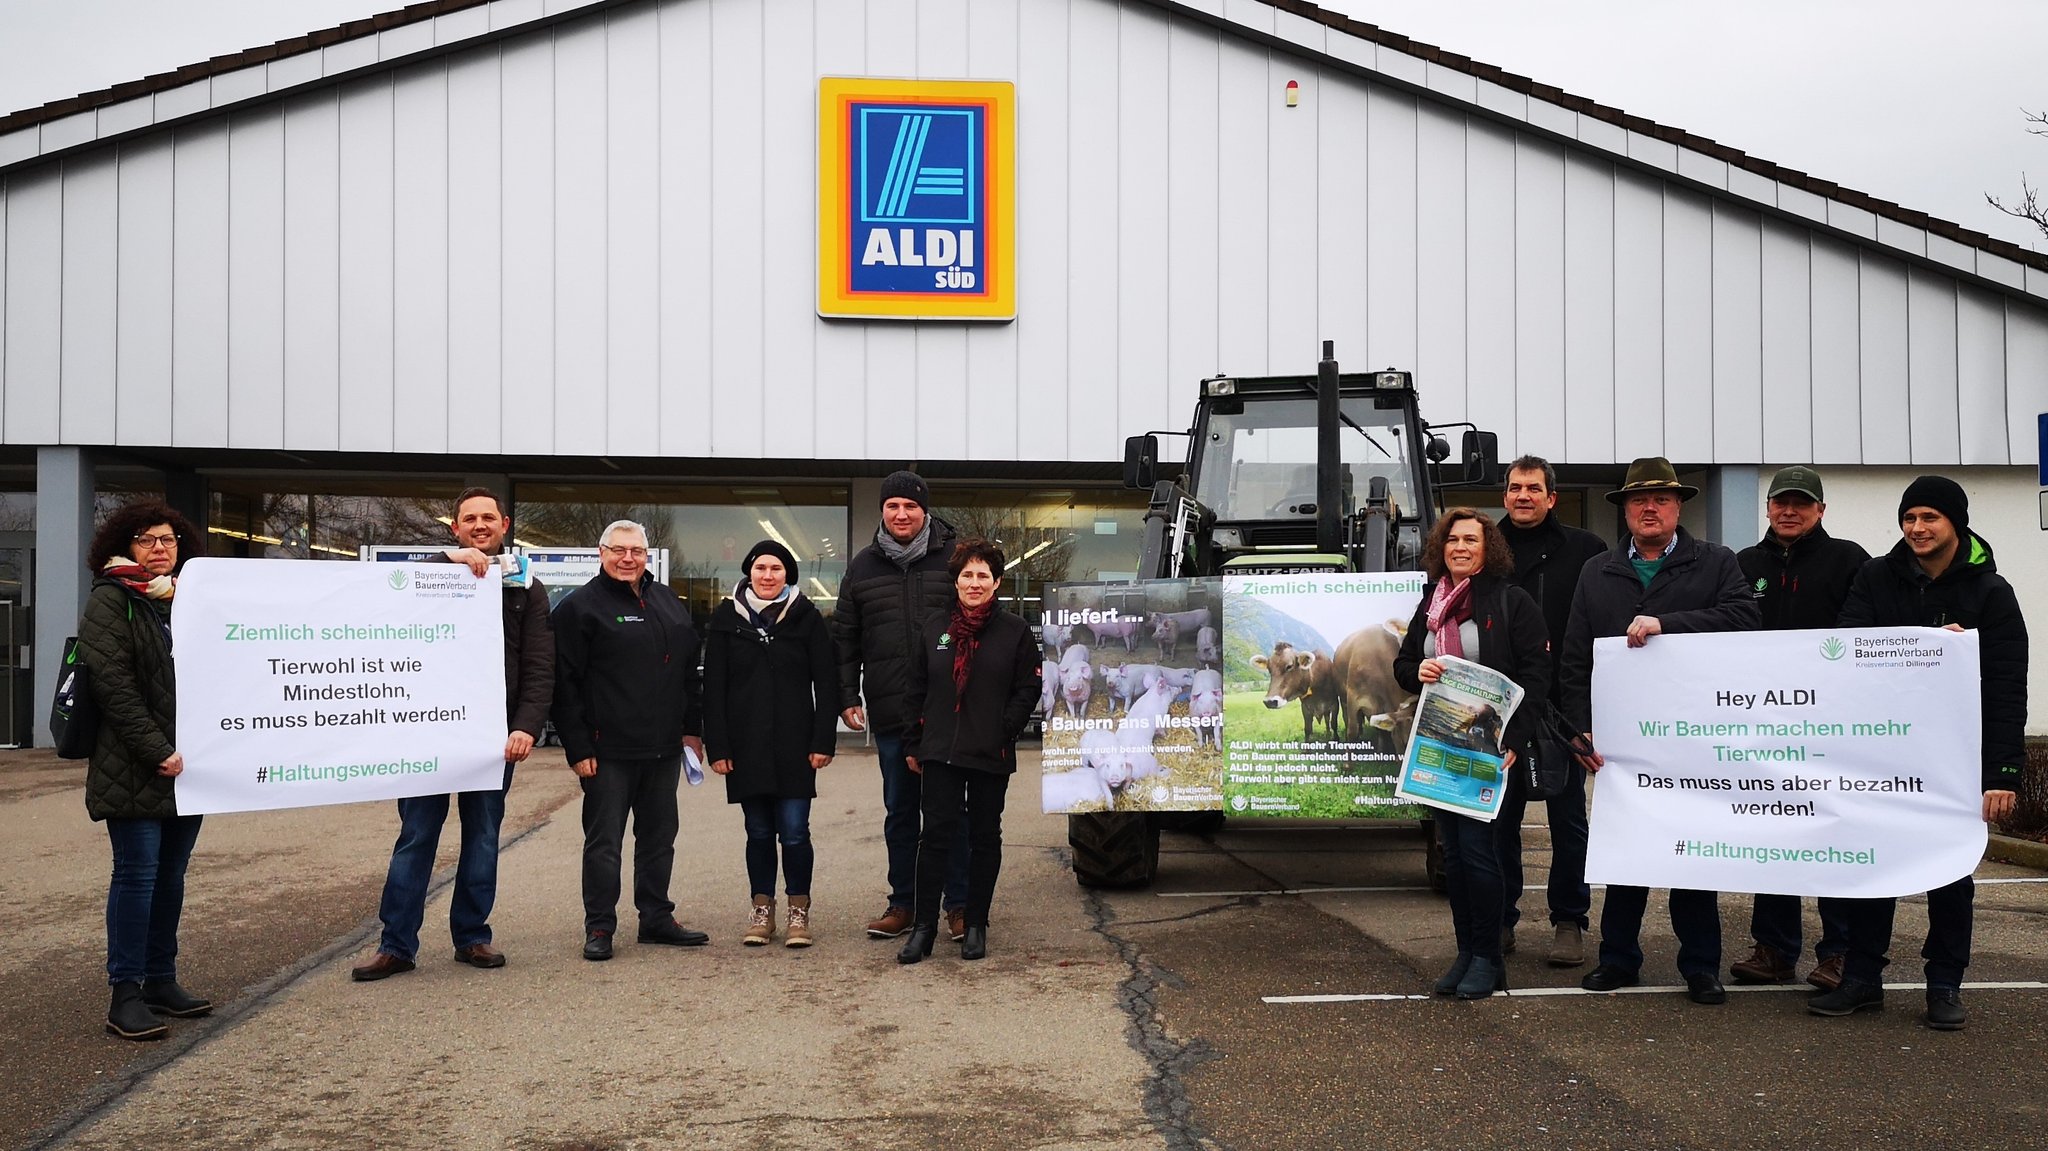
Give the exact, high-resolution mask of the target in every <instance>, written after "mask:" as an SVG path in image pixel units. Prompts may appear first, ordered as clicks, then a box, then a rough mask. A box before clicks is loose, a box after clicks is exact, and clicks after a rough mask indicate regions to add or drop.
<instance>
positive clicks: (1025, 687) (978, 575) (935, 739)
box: [896, 539, 1045, 963]
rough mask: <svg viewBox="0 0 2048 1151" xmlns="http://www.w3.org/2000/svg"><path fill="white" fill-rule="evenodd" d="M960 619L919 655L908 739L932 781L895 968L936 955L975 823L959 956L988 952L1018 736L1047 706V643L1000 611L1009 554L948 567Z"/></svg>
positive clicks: (963, 555) (930, 619)
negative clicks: (1042, 687) (958, 857)
mask: <svg viewBox="0 0 2048 1151" xmlns="http://www.w3.org/2000/svg"><path fill="white" fill-rule="evenodd" d="M946 566H947V569H948V570H949V571H951V572H952V573H953V589H954V594H955V598H954V601H953V607H952V610H951V611H936V612H933V613H932V614H931V615H929V616H927V617H926V618H925V621H924V626H923V627H922V628H921V629H920V630H919V632H918V635H919V641H918V642H917V644H916V645H915V646H913V647H912V648H911V652H910V654H911V660H910V694H909V695H908V696H907V697H906V698H907V701H908V703H909V704H910V706H911V707H913V708H915V709H916V712H915V718H913V719H912V720H911V721H910V728H909V730H908V731H906V732H905V733H904V743H903V751H904V754H905V755H906V756H907V757H908V759H909V765H910V770H912V771H914V772H917V773H918V774H919V775H921V776H922V777H923V792H922V804H923V812H922V814H923V817H924V830H923V832H922V834H920V835H919V836H918V840H917V894H916V899H915V901H914V904H913V907H912V920H911V928H910V936H909V938H907V939H905V940H904V942H903V950H901V951H899V952H897V954H896V962H898V963H916V962H917V961H918V960H920V959H923V958H924V957H925V956H927V955H930V954H931V953H932V944H933V943H934V942H935V941H936V940H937V939H938V935H939V893H940V891H941V890H942V889H943V888H944V886H945V879H946V859H947V856H948V855H949V854H950V853H951V851H952V850H953V848H954V845H955V843H956V841H957V840H958V839H959V835H960V821H961V819H962V817H963V810H964V816H965V818H966V821H967V922H966V928H967V929H966V932H965V933H964V934H963V935H962V937H961V940H960V958H962V959H982V958H985V957H986V956H987V955H988V913H989V905H990V903H991V902H993V900H994V898H995V891H996V876H997V874H998V873H999V872H1001V871H1002V867H1003V799H1004V796H1005V794H1006V793H1007V792H1008V791H1009V788H1010V776H1011V775H1013V774H1015V773H1016V771H1017V737H1018V736H1019V735H1022V734H1023V733H1024V726H1025V724H1027V723H1029V722H1030V719H1031V713H1032V712H1033V711H1035V710H1036V709H1037V707H1038V692H1039V684H1040V682H1041V674H1042V672H1043V670H1044V667H1045V661H1044V658H1043V654H1042V652H1041V651H1040V649H1039V646H1038V638H1037V636H1035V635H1033V634H1032V631H1031V628H1030V627H1029V626H1027V625H1026V624H1025V623H1024V621H1023V620H1021V619H1019V618H1017V617H1016V616H1015V615H1013V614H1011V613H1009V612H1006V611H1004V610H1002V608H1001V607H999V606H997V603H996V589H997V588H998V587H1000V586H1001V584H1002V580H1003V549H1002V548H1000V547H997V546H996V545H995V544H994V543H992V542H990V541H988V540H982V539H966V540H961V541H960V542H959V543H958V544H955V545H954V547H953V558H952V559H951V561H949V562H948V564H947V565H946Z"/></svg>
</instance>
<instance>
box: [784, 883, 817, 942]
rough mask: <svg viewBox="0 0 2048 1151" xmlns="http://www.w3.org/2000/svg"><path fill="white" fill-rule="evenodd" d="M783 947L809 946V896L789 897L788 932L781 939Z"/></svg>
mask: <svg viewBox="0 0 2048 1151" xmlns="http://www.w3.org/2000/svg"><path fill="white" fill-rule="evenodd" d="M782 945H783V946H784V947H809V946H810V945H811V897H810V896H808V895H792V896H790V897H789V934H788V935H787V937H785V938H784V939H783V941H782Z"/></svg>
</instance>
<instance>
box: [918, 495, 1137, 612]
mask: <svg viewBox="0 0 2048 1151" xmlns="http://www.w3.org/2000/svg"><path fill="white" fill-rule="evenodd" d="M1146 500H1147V494H1146V493H1144V492H1140V491H1127V490H1125V489H1121V488H1101V489H1067V490H1050V491H1048V490H1042V489H1040V490H1028V491H1027V490H1020V489H1015V488H981V489H958V488H942V489H940V490H936V491H934V492H933V493H932V503H933V507H932V514H933V515H935V516H937V517H938V518H939V519H942V520H944V521H945V522H947V523H949V524H951V525H952V526H953V528H954V530H955V531H957V532H959V533H960V535H961V536H962V537H966V536H981V537H983V538H984V539H992V540H995V541H996V542H997V543H998V544H1000V545H1001V546H1002V549H1003V554H1004V556H1005V557H1006V558H1007V559H1008V561H1009V563H1008V567H1007V569H1006V570H1005V571H1004V573H1003V589H1002V598H1003V599H1004V600H1005V601H1006V602H1005V606H1006V607H1007V608H1008V609H1009V610H1011V611H1013V612H1016V613H1017V614H1018V615H1021V616H1023V617H1024V619H1025V621H1026V622H1029V623H1036V622H1038V617H1039V613H1040V610H1041V609H1040V607H1039V604H1040V601H1041V599H1042V598H1043V591H1044V588H1045V585H1046V584H1050V583H1065V582H1069V581H1094V580H1128V579H1130V578H1132V577H1133V576H1134V575H1135V574H1136V569H1137V566H1138V551H1139V548H1140V545H1141V541H1142V538H1143V529H1144V522H1145V505H1146Z"/></svg>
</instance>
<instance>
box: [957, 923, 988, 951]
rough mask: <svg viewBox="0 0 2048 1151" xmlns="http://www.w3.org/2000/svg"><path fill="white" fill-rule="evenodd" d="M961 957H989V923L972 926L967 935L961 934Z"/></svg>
mask: <svg viewBox="0 0 2048 1151" xmlns="http://www.w3.org/2000/svg"><path fill="white" fill-rule="evenodd" d="M960 958H962V959H987V958H988V925H987V924H985V923H984V924H982V925H981V926H980V927H970V928H968V929H967V934H965V935H963V936H961V937H960Z"/></svg>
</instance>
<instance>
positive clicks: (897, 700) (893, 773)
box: [832, 471, 967, 939]
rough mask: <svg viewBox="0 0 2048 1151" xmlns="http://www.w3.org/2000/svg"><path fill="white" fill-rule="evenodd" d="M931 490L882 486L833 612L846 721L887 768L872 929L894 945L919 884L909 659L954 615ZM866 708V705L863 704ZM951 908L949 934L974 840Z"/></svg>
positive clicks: (958, 918)
mask: <svg viewBox="0 0 2048 1151" xmlns="http://www.w3.org/2000/svg"><path fill="white" fill-rule="evenodd" d="M931 498H932V494H931V489H930V488H929V487H927V486H926V485H925V482H924V477H923V476H920V475H918V474H917V473H916V472H911V471H900V472H891V473H890V474H889V476H888V478H886V479H884V480H883V481H882V523H881V526H880V527H879V528H877V529H875V540H874V542H873V543H871V544H869V545H868V546H867V547H864V548H862V549H861V550H860V551H859V552H857V553H855V555H854V557H853V559H852V560H850V561H848V563H847V565H846V577H845V578H844V579H843V580H841V581H840V584H839V599H838V601H837V602H836V603H835V604H834V605H833V611H832V639H833V643H834V644H835V646H836V647H837V649H838V654H839V689H840V690H839V698H840V701H841V702H842V703H844V704H846V710H845V711H844V712H842V713H841V716H840V717H841V718H842V719H844V720H845V721H846V726H848V727H850V728H852V729H853V730H855V731H863V730H869V729H870V728H871V729H872V730H873V731H874V734H875V751H876V752H877V754H878V755H879V756H880V758H881V761H882V807H883V810H884V811H885V813H886V814H885V815H884V816H883V819H882V841H883V842H884V843H885V844H886V845H887V847H888V852H889V904H888V906H887V908H885V909H884V910H883V912H882V915H881V917H880V918H878V919H876V920H875V921H873V922H872V923H869V924H868V927H867V931H868V937H869V938H871V939H893V938H895V937H896V936H899V935H901V934H903V933H904V932H905V931H908V930H909V929H910V920H911V904H912V902H913V899H914V897H915V894H916V884H917V837H918V830H919V828H920V826H921V821H920V817H919V811H920V805H921V803H922V802H923V789H922V788H921V787H919V782H920V781H919V779H918V776H917V774H916V773H915V772H913V771H911V770H910V764H909V762H908V761H907V760H906V759H905V757H904V754H903V737H902V734H901V733H902V732H903V730H904V729H905V728H907V727H908V726H909V725H910V721H911V720H913V719H914V718H915V714H914V710H913V709H914V708H915V707H916V706H917V705H916V704H915V703H914V702H912V701H911V699H910V698H909V692H910V671H911V666H910V665H911V652H912V649H913V648H915V647H916V646H918V645H917V637H918V635H919V632H920V629H921V628H922V627H923V625H924V620H925V617H926V616H928V615H930V614H931V613H933V612H935V611H938V612H947V611H951V610H952V607H953V578H952V576H951V575H950V574H949V573H948V572H947V570H946V565H947V563H948V561H950V560H951V559H952V558H953V541H954V536H955V533H954V531H953V528H952V527H951V525H949V524H947V523H946V522H945V521H944V520H941V519H939V518H937V517H936V516H933V515H932V514H931ZM863 700H865V701H866V706H865V707H863V706H862V701H863ZM947 862H948V866H947V868H946V872H947V874H946V884H945V908H946V925H947V933H948V934H949V935H950V936H951V937H952V938H954V939H959V938H960V937H961V935H963V934H964V933H965V932H966V915H965V909H966V906H967V837H966V824H965V822H964V821H963V822H962V823H961V836H960V842H959V843H957V844H955V845H954V850H953V851H952V852H950V853H949V858H948V861H947Z"/></svg>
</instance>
